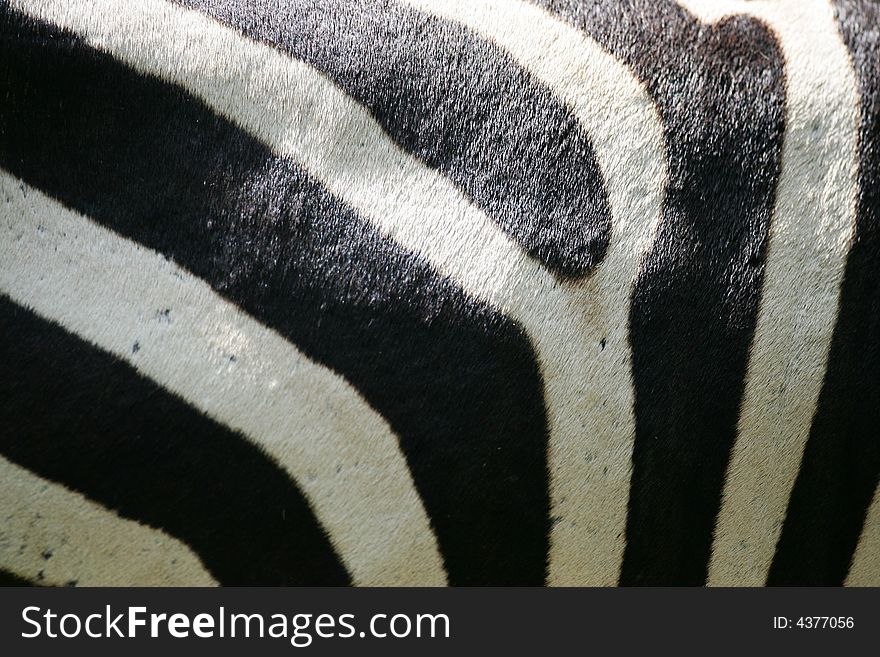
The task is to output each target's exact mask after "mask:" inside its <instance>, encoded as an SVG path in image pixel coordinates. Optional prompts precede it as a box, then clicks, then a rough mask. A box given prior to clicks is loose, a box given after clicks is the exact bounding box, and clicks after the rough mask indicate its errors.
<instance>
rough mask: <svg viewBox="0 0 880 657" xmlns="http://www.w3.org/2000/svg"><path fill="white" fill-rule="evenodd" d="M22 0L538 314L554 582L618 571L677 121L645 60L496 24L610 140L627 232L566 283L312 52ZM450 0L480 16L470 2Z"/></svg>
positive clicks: (558, 26) (519, 17)
mask: <svg viewBox="0 0 880 657" xmlns="http://www.w3.org/2000/svg"><path fill="white" fill-rule="evenodd" d="M13 4H16V5H18V6H19V7H21V8H23V9H24V10H26V11H28V12H31V13H35V14H38V15H40V16H43V17H45V18H46V19H48V20H51V21H52V22H54V23H56V24H60V25H62V26H64V27H66V28H68V29H71V30H73V31H75V32H77V33H79V34H81V35H83V36H84V37H85V39H86V40H87V41H88V42H89V43H91V44H93V45H95V46H97V47H99V48H101V49H103V50H105V51H107V52H109V53H112V54H113V55H114V56H115V57H118V58H119V59H121V60H123V61H126V62H128V63H130V64H131V65H133V66H135V67H136V68H138V69H139V70H141V71H143V72H146V73H149V74H153V75H157V76H159V77H162V78H164V79H166V80H170V81H172V82H174V83H177V84H180V85H182V86H185V87H186V88H187V89H189V90H190V91H192V92H193V93H195V94H197V95H198V96H200V97H201V98H202V99H203V100H205V101H206V102H207V103H208V104H209V105H211V106H212V107H214V108H215V109H216V110H217V111H219V112H221V113H223V114H224V115H226V116H228V117H230V118H232V119H233V120H234V121H236V122H237V123H238V124H240V125H241V126H243V127H244V128H245V129H247V130H248V131H250V132H252V133H253V134H255V135H256V136H257V137H259V138H260V139H261V140H263V141H264V142H266V143H268V144H270V145H271V146H272V147H273V148H274V150H275V151H276V152H277V153H279V154H282V155H286V156H289V157H292V158H293V159H295V160H297V161H298V162H301V163H302V164H303V165H304V166H305V167H306V168H307V169H308V170H310V171H311V172H312V173H313V174H314V175H315V176H316V177H318V178H319V179H320V180H321V181H322V182H324V184H326V185H327V187H328V188H329V189H330V191H331V192H333V193H334V194H336V195H337V196H339V197H340V198H342V199H344V200H345V201H346V202H348V203H349V204H350V205H352V206H353V207H355V208H357V209H358V210H359V211H360V212H361V213H362V214H363V215H364V216H365V217H368V218H369V219H370V220H371V221H372V222H374V223H375V224H376V225H377V227H378V228H379V229H380V230H382V231H383V232H384V233H385V234H386V235H389V236H390V237H392V238H393V239H395V240H396V241H397V242H399V243H400V244H401V245H403V246H404V247H406V248H408V249H410V250H412V251H415V252H417V253H420V254H421V255H423V256H424V257H426V258H427V259H428V260H429V261H430V262H431V263H432V264H433V266H434V267H435V268H436V269H437V270H439V271H440V272H442V273H444V274H448V275H450V276H451V277H453V278H454V279H455V280H457V281H458V282H459V283H460V284H461V285H463V286H464V288H465V289H466V290H467V291H468V292H470V293H471V294H473V295H474V296H476V297H479V298H482V299H486V300H488V301H490V302H492V303H494V304H495V305H497V306H498V307H499V308H500V309H502V310H503V311H505V312H507V313H509V314H511V315H512V316H513V317H515V318H516V319H517V320H519V321H520V322H521V323H522V324H524V325H525V327H526V329H527V330H528V332H529V334H530V336H531V337H532V339H533V340H534V341H535V342H536V343H537V349H538V352H539V357H540V361H541V367H542V370H543V375H544V378H545V381H546V384H547V391H546V394H547V398H548V406H549V420H550V428H551V446H550V458H551V475H552V501H553V513H554V516H555V517H556V522H555V526H554V529H553V535H552V549H551V565H550V581H551V583H554V584H576V583H590V584H613V583H614V582H615V581H616V578H617V574H618V571H619V563H620V559H621V556H622V550H623V533H624V527H625V519H626V504H627V495H628V489H629V478H630V472H631V452H632V440H633V433H634V429H633V427H634V421H633V411H632V403H633V402H632V384H631V375H630V350H629V345H628V342H627V329H626V327H627V324H628V321H627V318H628V312H629V299H630V294H631V288H632V282H633V280H634V278H635V274H636V269H637V266H638V262H639V259H640V256H641V254H642V253H643V252H644V251H645V250H646V249H647V248H648V246H649V244H650V239H651V237H652V234H653V230H654V228H655V226H656V223H657V221H658V219H659V216H660V206H661V200H662V190H663V187H664V185H665V181H666V171H665V161H664V157H663V138H662V127H661V124H660V120H659V118H658V117H657V115H656V113H655V111H654V108H653V105H652V103H651V101H650V99H649V97H648V95H647V93H646V92H645V90H644V89H643V88H642V87H641V86H640V85H639V84H638V83H637V82H636V81H635V79H634V77H633V76H632V75H631V73H630V72H629V71H627V70H626V69H625V68H624V67H622V66H621V65H620V64H619V63H618V62H616V60H614V59H613V58H612V57H611V56H610V55H609V54H608V53H606V52H604V51H603V50H602V49H601V48H599V47H598V46H597V45H596V43H595V42H593V41H591V40H590V39H588V38H586V37H584V36H583V35H581V34H580V33H578V32H577V31H576V30H574V29H572V28H570V27H568V26H566V25H564V24H562V23H560V22H558V21H556V20H554V19H552V18H551V17H550V16H549V15H548V14H546V13H545V12H543V11H540V10H537V9H535V8H534V7H531V6H529V5H527V4H524V3H519V2H515V3H509V4H507V5H505V9H506V11H505V15H504V17H503V20H501V17H500V16H499V15H498V14H497V13H495V14H491V15H487V19H486V21H487V22H486V23H485V24H480V26H479V27H480V28H481V29H485V30H487V31H488V32H490V33H491V35H492V36H493V38H497V39H498V40H499V41H500V42H502V43H503V45H504V46H505V47H509V48H511V49H512V50H513V51H514V52H515V54H516V55H517V56H519V57H521V58H522V59H523V61H525V62H526V65H527V66H530V67H531V68H533V69H534V70H536V71H538V72H539V73H540V76H541V79H543V80H544V81H545V82H547V83H548V84H550V86H551V87H552V88H553V89H554V90H555V91H556V92H557V93H560V95H562V96H563V97H564V98H565V99H566V100H567V101H568V102H569V103H570V104H571V106H572V108H573V109H574V111H575V113H576V114H577V116H578V118H579V119H580V120H581V121H582V122H583V123H584V125H585V126H586V127H587V129H588V130H590V134H591V137H592V138H593V139H594V140H595V145H596V151H597V157H598V160H599V163H600V166H601V167H602V171H603V174H604V176H605V179H606V186H607V189H608V191H609V195H610V201H611V208H612V214H613V222H614V223H613V231H614V232H613V235H612V241H611V246H610V250H609V254H608V256H607V258H606V261H605V262H604V263H603V265H602V266H601V267H600V268H599V270H598V271H597V272H596V274H595V275H593V276H591V277H590V278H589V280H587V281H584V282H583V283H581V284H578V285H564V284H560V283H558V282H557V281H556V280H555V279H554V278H553V276H552V275H551V274H550V273H549V272H547V271H546V270H544V269H543V268H542V267H540V266H539V265H538V264H537V263H535V262H534V261H533V260H531V259H529V258H528V257H527V256H526V255H525V254H524V253H523V251H522V250H521V249H520V248H519V247H518V245H516V244H515V243H514V242H513V241H512V240H511V239H510V238H509V237H508V236H507V235H505V234H504V233H503V232H502V231H501V230H500V229H499V228H498V226H497V225H496V224H495V222H493V221H492V220H491V219H490V218H489V217H487V216H486V215H485V214H483V213H482V212H481V211H479V210H478V209H476V208H475V207H474V206H473V205H471V204H470V203H469V202H468V200H467V199H466V198H465V197H464V196H463V195H462V193H461V192H460V191H459V190H457V189H456V188H455V187H454V186H453V185H452V184H451V183H450V182H449V181H448V180H447V179H446V178H444V177H442V176H441V175H439V174H437V173H436V172H435V171H432V170H430V169H428V168H426V167H425V166H424V165H422V164H421V163H420V162H419V161H418V160H416V159H415V158H413V157H411V156H409V155H408V154H406V153H404V152H403V151H401V150H400V149H399V148H397V147H396V146H395V145H394V144H393V143H392V142H391V141H390V140H389V139H388V138H387V137H386V135H385V134H384V133H383V132H382V130H381V129H380V127H379V126H378V125H377V124H376V123H375V121H374V120H373V119H372V118H371V117H370V116H369V114H368V113H367V112H366V111H364V109H363V108H362V107H360V106H359V105H357V104H356V103H355V102H354V101H352V100H351V99H350V98H349V97H348V96H347V95H345V94H344V93H342V92H341V91H340V90H339V89H337V88H336V87H335V86H333V85H332V84H331V83H330V82H329V81H328V80H327V79H325V78H324V77H323V76H321V75H320V74H318V73H317V72H316V71H315V70H314V69H312V68H310V67H309V66H307V65H305V64H303V63H302V62H298V61H293V60H291V59H290V58H288V57H286V56H285V55H283V54H281V53H279V52H277V51H275V50H273V49H272V48H269V47H267V46H265V45H262V44H258V43H254V42H250V41H247V40H245V39H243V38H241V37H239V36H238V35H237V34H235V33H234V32H232V31H230V30H228V29H226V28H223V27H221V26H219V25H217V24H215V23H213V22H211V21H209V20H207V19H205V18H204V17H202V16H200V15H199V14H197V13H194V12H188V11H184V10H181V9H179V8H178V7H175V6H171V5H166V4H164V3H162V2H158V1H156V0H145V1H144V2H138V3H136V4H135V3H120V2H115V1H113V0H98V1H92V2H68V1H62V0H28V2H26V3H25V2H23V1H22V0H17V1H16V2H14V3H13ZM448 7H449V8H450V11H452V10H454V9H456V8H457V9H458V11H459V12H461V14H460V17H461V18H462V19H465V20H476V17H475V16H474V15H472V14H470V13H469V12H468V11H467V9H466V5H465V4H464V3H460V4H457V5H455V4H450V5H448ZM542 53H543V54H542ZM545 58H546V59H545ZM602 340H604V341H605V342H604V343H605V348H604V350H603V349H602V347H601V346H600V341H602Z"/></svg>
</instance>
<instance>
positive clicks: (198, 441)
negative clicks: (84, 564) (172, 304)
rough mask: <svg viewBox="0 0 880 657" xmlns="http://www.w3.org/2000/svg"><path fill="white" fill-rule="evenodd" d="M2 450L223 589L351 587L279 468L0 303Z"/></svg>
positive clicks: (174, 400)
mask: <svg viewBox="0 0 880 657" xmlns="http://www.w3.org/2000/svg"><path fill="white" fill-rule="evenodd" d="M0 335H3V336H5V339H4V340H2V341H0V362H2V363H3V376H0V426H2V427H3V431H2V432H0V451H2V453H3V454H4V455H5V456H6V457H7V458H9V459H10V460H12V461H14V462H16V463H18V464H20V465H22V466H24V467H26V468H28V469H29V470H32V471H33V472H36V473H37V474H39V475H40V476H42V477H45V478H48V479H52V480H54V481H58V482H61V483H63V484H65V485H66V486H68V487H69V488H72V489H74V490H77V491H82V492H83V493H84V494H87V495H88V496H89V497H90V498H92V499H94V500H96V501H98V502H100V503H101V504H103V505H104V506H106V507H107V508H109V509H113V510H114V511H116V512H117V513H119V514H120V515H122V516H124V517H127V518H133V519H135V520H139V521H141V522H144V523H146V524H148V525H151V526H153V527H158V528H161V529H164V530H166V531H167V532H168V533H169V534H172V535H173V536H176V537H178V538H180V540H182V541H184V542H185V543H187V544H188V545H190V546H191V547H192V548H193V549H194V550H195V551H196V552H197V553H198V554H199V556H200V557H201V558H202V561H203V562H204V565H205V566H206V567H207V569H208V570H209V571H210V572H211V573H212V574H213V575H214V576H215V577H216V578H217V579H218V581H220V582H221V583H223V584H231V585H290V586H292V585H306V584H311V585H319V584H325V585H338V584H346V583H347V582H348V577H347V575H346V573H345V570H344V569H343V567H342V566H341V565H340V563H339V561H338V560H337V558H336V556H335V555H334V553H333V548H332V547H331V546H330V543H329V542H328V540H327V537H326V536H325V535H324V533H323V531H322V530H321V528H320V526H319V525H318V523H317V521H316V520H315V518H314V516H313V515H312V512H311V509H309V506H308V503H307V502H306V500H305V498H304V497H303V496H302V494H301V493H300V491H299V490H298V489H297V488H296V485H295V484H293V482H291V480H290V479H289V478H288V477H287V476H286V475H285V473H284V472H282V471H281V469H280V468H279V466H278V465H277V464H276V463H275V462H273V461H272V460H271V459H270V458H268V457H267V456H266V455H265V454H263V452H262V451H261V450H259V449H258V448H257V447H255V446H253V445H252V444H250V443H248V442H247V441H246V440H245V439H244V438H243V437H242V436H241V435H238V434H236V433H233V432H232V431H231V430H229V429H227V428H226V427H223V426H222V425H219V424H217V423H216V422H214V421H212V420H210V419H208V418H206V417H205V416H203V415H201V414H199V413H198V412H197V411H195V410H194V409H192V408H190V407H189V406H187V405H186V403H185V402H184V401H183V400H181V399H179V398H178V397H176V396H174V395H172V394H170V393H168V392H166V391H165V390H163V389H162V388H160V387H159V386H158V385H156V384H155V383H154V382H153V381H150V380H149V379H147V378H145V377H143V376H141V375H139V374H138V373H137V372H136V371H135V369H134V368H133V367H131V366H129V365H127V364H126V363H124V362H122V361H119V360H117V359H116V358H114V357H113V356H111V355H109V354H107V353H105V352H102V351H100V350H99V349H97V348H95V347H93V346H92V345H90V344H88V343H86V342H84V341H83V340H81V339H79V338H77V337H76V336H74V335H72V334H70V333H67V332H66V331H64V330H62V329H61V328H59V327H58V326H56V325H54V324H52V323H50V322H47V321H45V320H43V319H41V318H39V317H37V316H36V315H34V314H33V313H31V312H29V311H27V310H25V309H24V308H22V307H20V306H18V305H16V304H14V303H13V302H12V301H10V300H9V299H8V298H7V297H3V296H0Z"/></svg>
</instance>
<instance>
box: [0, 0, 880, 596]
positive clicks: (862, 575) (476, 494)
mask: <svg viewBox="0 0 880 657" xmlns="http://www.w3.org/2000/svg"><path fill="white" fill-rule="evenodd" d="M878 21H880V16H878V13H877V9H876V7H875V6H874V5H873V4H872V3H871V2H870V1H868V0H834V2H831V3H828V2H826V1H825V0H810V2H803V0H778V1H775V2H773V1H770V0H767V1H763V0H755V1H751V2H740V1H739V0H730V1H726V2H712V1H710V0H686V1H685V0H681V1H680V2H673V1H672V0H663V1H661V2H656V1H650V2H649V1H648V0H631V1H629V2H625V3H623V2H617V1H616V0H601V1H599V2H582V1H579V0H534V1H529V2H526V1H524V0H443V1H439V2H433V1H432V2H427V1H425V2H423V1H422V0H395V1H394V2H384V1H382V0H333V1H332V2H326V3H324V2H322V3H315V2H310V1H308V0H284V1H283V2H274V1H269V0H230V1H227V2H219V1H214V0H138V1H136V2H135V1H134V0H89V1H86V0H3V1H0V51H2V53H0V97H3V98H4V102H3V104H2V105H0V325H2V327H3V335H4V336H7V339H6V340H4V341H3V342H2V344H0V352H2V353H0V363H2V365H0V426H2V427H3V429H2V430H0V488H2V489H3V491H4V492H3V493H2V495H0V518H3V519H5V520H4V522H3V523H2V524H0V569H2V572H3V573H5V578H6V579H8V580H9V581H10V582H16V581H21V580H25V581H31V582H36V583H47V584H69V583H76V584H88V585H91V584H123V583H132V584H159V585H161V584H196V585H207V584H214V583H219V584H263V585H267V584H268V585H277V584H287V585H297V584H329V585H337V584H357V585H397V584H399V585H415V584H423V585H444V584H452V585H486V584H494V585H508V584H519V585H538V584H551V585H584V584H591V585H613V584H623V585H644V584H673V585H681V584H687V585H702V584H710V585H761V584H764V583H768V584H831V585H839V584H843V583H847V584H850V585H878V584H880V540H878V538H877V535H878V528H877V523H878V513H877V506H878V501H877V499H876V497H877V495H878V493H877V485H878V476H880V441H878V440H877V435H878V434H877V427H878V426H880V417H878V414H880V348H878V345H877V343H876V339H875V336H876V329H877V328H878V327H880V296H878V293H880V292H878V290H880V288H878V273H877V272H880V242H878V239H880V235H876V234H875V233H877V226H878V225H880V216H878V213H880V198H878V197H877V194H878V190H880V155H878V154H880V142H878V140H880V63H878V62H880V37H878V34H877V32H876V30H870V29H867V27H866V26H871V25H874V26H876V25H877V23H878ZM4 581H5V580H4Z"/></svg>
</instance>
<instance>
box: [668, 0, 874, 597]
mask: <svg viewBox="0 0 880 657" xmlns="http://www.w3.org/2000/svg"><path fill="white" fill-rule="evenodd" d="M681 4H682V5H684V6H685V7H687V8H688V9H689V10H691V11H693V12H694V13H696V14H697V15H698V16H699V17H700V18H701V19H702V20H704V21H707V22H711V21H717V20H719V19H720V18H722V17H723V16H726V15H729V14H736V13H742V14H749V15H752V16H755V17H757V18H759V19H762V20H763V21H765V22H766V23H767V24H768V25H769V26H770V27H771V28H772V29H773V31H774V32H775V33H776V36H777V38H778V39H779V43H780V46H781V49H782V53H783V55H784V57H785V75H786V128H785V137H784V143H783V150H782V173H781V176H780V179H779V184H778V188H777V194H776V206H775V208H774V211H773V219H772V222H771V225H770V234H769V244H768V248H767V262H766V269H765V273H764V288H763V291H762V296H761V305H760V311H759V313H758V322H757V327H756V330H755V338H754V341H753V343H752V348H751V355H750V360H749V367H748V374H747V376H746V386H745V393H744V398H743V402H742V406H741V409H740V417H739V426H738V434H737V440H736V444H735V446H734V449H733V453H732V455H731V460H730V464H729V466H728V469H727V481H726V485H725V489H724V497H723V503H722V506H721V511H720V513H719V516H718V521H717V524H716V529H715V542H714V545H713V552H712V561H711V563H710V567H709V579H708V582H709V584H712V585H732V584H737V585H755V586H757V585H762V584H764V582H765V580H766V577H767V571H768V569H769V566H770V562H771V561H772V558H773V553H774V550H775V547H776V542H777V540H778V537H779V533H780V530H781V528H782V523H783V521H784V519H785V511H786V507H787V505H788V500H789V495H790V493H791V489H792V486H793V485H794V481H795V478H796V476H797V472H798V469H799V467H800V462H801V457H802V455H803V450H804V445H805V444H806V440H807V437H808V435H809V431H810V425H811V423H812V419H813V415H814V414H815V409H816V402H817V400H818V396H819V392H820V390H821V387H822V381H823V379H824V376H825V370H826V365H827V360H828V350H829V347H830V344H831V335H832V332H833V330H834V325H835V321H836V316H837V308H838V297H839V292H840V284H841V282H842V279H843V272H844V268H845V265H846V257H847V254H848V253H849V247H850V244H851V241H852V238H853V233H854V229H855V213H856V197H857V193H858V180H857V176H858V128H859V106H858V102H859V101H858V99H859V96H858V88H857V85H856V79H855V73H854V71H853V69H852V66H851V62H850V59H849V54H848V52H847V49H846V46H845V45H844V44H843V42H842V40H841V38H840V34H839V32H838V29H837V24H836V21H835V19H834V12H833V9H832V7H831V5H830V4H829V3H828V2H826V1H825V0H780V1H776V2H766V1H757V0H756V1H753V2H736V1H729V0H728V1H724V2H716V1H711V2H710V1H709V0H687V1H683V2H682V3H681Z"/></svg>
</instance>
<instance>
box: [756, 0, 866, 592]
mask: <svg viewBox="0 0 880 657" xmlns="http://www.w3.org/2000/svg"><path fill="white" fill-rule="evenodd" d="M835 9H836V13H837V20H838V24H839V25H840V29H841V32H842V33H843V37H844V41H845V42H846V44H847V46H848V48H849V50H850V55H851V57H852V59H853V63H854V65H855V69H856V75H857V78H858V83H859V90H860V92H861V127H860V131H859V133H860V134H859V141H860V143H859V157H860V168H859V200H858V210H857V215H856V239H855V242H854V244H853V246H852V250H851V251H850V254H849V259H848V260H847V265H846V272H845V274H844V280H843V285H842V288H841V297H840V304H839V316H838V320H837V326H836V327H835V329H834V337H833V338H832V341H831V350H830V353H829V360H828V371H827V373H826V375H825V382H824V385H823V388H822V393H821V395H820V396H819V402H818V405H817V408H816V415H815V417H814V418H813V426H812V429H811V431H810V437H809V440H808V441H807V445H806V448H805V450H804V456H803V460H802V462H801V469H800V472H799V473H798V477H797V480H796V481H795V485H794V489H793V491H792V494H791V499H790V501H789V507H788V515H787V516H786V518H785V524H784V525H783V528H782V534H781V536H780V539H779V543H778V544H777V546H776V555H775V557H774V559H773V563H772V565H771V567H770V572H769V574H768V578H767V583H768V584H772V585H793V584H799V585H802V584H812V585H821V586H834V585H840V584H842V583H843V581H844V580H845V579H846V575H847V571H848V570H849V565H850V561H851V560H852V556H853V552H854V551H855V548H856V545H857V543H858V539H859V534H860V532H861V530H862V524H863V522H864V519H865V514H866V512H867V509H868V506H869V505H870V504H871V499H872V496H873V494H874V491H875V489H876V488H877V482H878V477H880V33H878V31H877V26H878V25H880V6H878V5H877V4H876V3H874V2H865V1H864V0H835Z"/></svg>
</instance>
